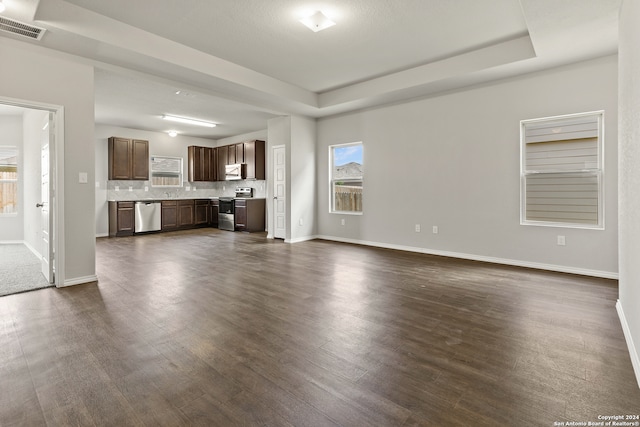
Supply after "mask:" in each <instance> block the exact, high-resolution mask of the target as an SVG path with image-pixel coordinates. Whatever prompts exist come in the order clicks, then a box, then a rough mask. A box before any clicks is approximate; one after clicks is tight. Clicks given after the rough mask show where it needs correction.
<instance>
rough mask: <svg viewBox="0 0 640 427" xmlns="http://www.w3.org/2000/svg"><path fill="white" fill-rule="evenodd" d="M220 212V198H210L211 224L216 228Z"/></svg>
mask: <svg viewBox="0 0 640 427" xmlns="http://www.w3.org/2000/svg"><path fill="white" fill-rule="evenodd" d="M219 212H220V200H218V199H214V200H211V226H212V227H216V228H218V213H219Z"/></svg>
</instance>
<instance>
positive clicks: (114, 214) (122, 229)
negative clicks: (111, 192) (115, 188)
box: [109, 202, 136, 237]
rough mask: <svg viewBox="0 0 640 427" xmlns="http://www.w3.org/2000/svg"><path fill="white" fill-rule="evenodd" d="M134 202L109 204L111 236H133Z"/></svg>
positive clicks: (134, 226) (134, 225)
mask: <svg viewBox="0 0 640 427" xmlns="http://www.w3.org/2000/svg"><path fill="white" fill-rule="evenodd" d="M135 228H136V224H135V214H134V202H109V236H110V237H116V236H118V237H119V236H133V232H134V231H135Z"/></svg>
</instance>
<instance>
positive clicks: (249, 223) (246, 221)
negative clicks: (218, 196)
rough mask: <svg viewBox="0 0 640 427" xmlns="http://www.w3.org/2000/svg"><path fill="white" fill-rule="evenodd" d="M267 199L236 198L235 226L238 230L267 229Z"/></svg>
mask: <svg viewBox="0 0 640 427" xmlns="http://www.w3.org/2000/svg"><path fill="white" fill-rule="evenodd" d="M264 217H265V199H236V200H235V217H234V220H235V226H236V231H249V232H252V231H264V230H265V221H264Z"/></svg>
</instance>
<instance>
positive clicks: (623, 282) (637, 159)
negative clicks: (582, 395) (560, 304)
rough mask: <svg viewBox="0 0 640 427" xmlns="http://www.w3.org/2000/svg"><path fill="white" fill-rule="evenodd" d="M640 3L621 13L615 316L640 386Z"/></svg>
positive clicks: (627, 6)
mask: <svg viewBox="0 0 640 427" xmlns="http://www.w3.org/2000/svg"><path fill="white" fill-rule="evenodd" d="M639 17H640V3H639V2H637V1H629V0H624V1H623V2H622V7H621V11H620V27H619V28H620V38H619V40H620V42H619V43H620V46H619V92H618V95H619V97H620V116H619V120H618V122H619V126H620V156H619V158H618V161H619V180H620V187H619V199H620V237H619V239H620V249H619V251H620V282H619V292H620V296H619V302H618V312H619V314H620V320H621V322H622V326H623V329H624V331H625V336H626V339H627V344H628V345H629V350H630V354H631V360H632V362H633V367H634V369H635V373H636V378H637V380H638V384H640V359H639V358H638V354H640V311H638V309H637V308H638V303H639V301H640V263H638V259H640V191H639V190H638V189H640V168H639V167H638V165H640V120H638V118H639V117H640V52H638V46H640V27H639V26H638V19H639Z"/></svg>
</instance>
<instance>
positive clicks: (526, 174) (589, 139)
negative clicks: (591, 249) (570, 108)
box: [520, 111, 604, 228]
mask: <svg viewBox="0 0 640 427" xmlns="http://www.w3.org/2000/svg"><path fill="white" fill-rule="evenodd" d="M602 119H603V112H601V111H600V112H592V113H582V114H573V115H568V116H559V117H551V118H544V119H534V120H523V121H522V122H521V140H522V141H521V158H522V159H521V180H522V190H521V199H522V206H521V213H520V216H521V223H522V224H529V225H551V226H563V227H584V228H604V224H603V209H602V205H603V204H602V199H603V197H602V193H603V191H602V174H603V167H602V164H603V162H602V157H603V156H602V152H603V151H602V149H603V137H602V136H603V132H602Z"/></svg>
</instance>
